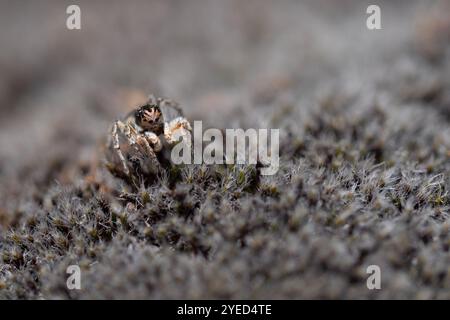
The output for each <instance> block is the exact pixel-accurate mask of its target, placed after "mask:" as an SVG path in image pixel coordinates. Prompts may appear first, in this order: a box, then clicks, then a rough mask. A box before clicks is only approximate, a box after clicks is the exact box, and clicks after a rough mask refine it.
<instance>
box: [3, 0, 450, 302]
mask: <svg viewBox="0 0 450 320" xmlns="http://www.w3.org/2000/svg"><path fill="white" fill-rule="evenodd" d="M104 5H105V4H102V2H101V1H98V2H95V3H92V2H89V3H88V2H85V3H83V2H82V3H81V8H82V12H83V17H85V18H84V19H85V20H83V26H82V30H81V31H80V32H77V33H76V32H69V31H64V30H62V29H61V28H62V27H61V26H64V23H63V22H64V21H63V19H64V18H65V16H64V14H62V15H61V17H60V18H61V19H60V20H61V21H55V19H49V17H53V16H58V15H60V14H61V13H64V12H65V8H64V6H63V5H61V4H57V2H51V1H48V2H42V3H41V4H39V5H37V4H27V5H25V4H22V3H20V4H18V3H14V4H12V3H8V4H6V3H2V4H1V6H2V7H5V8H2V9H1V10H0V16H1V20H2V21H4V22H5V23H8V24H10V25H12V26H15V29H14V30H15V31H14V32H13V31H11V30H13V28H11V29H8V30H6V29H5V28H3V29H2V30H1V31H0V32H1V33H0V40H1V43H2V50H1V52H0V67H1V68H2V70H4V71H3V72H2V75H1V77H0V84H2V85H3V88H4V89H3V90H1V91H0V123H1V126H0V132H1V133H0V150H1V154H0V179H1V183H0V252H1V256H0V298H4V299H10V298H13V299H14V298H29V299H36V298H45V299H54V298H63V299H66V298H74V299H77V298H190V299H194V298H255V299H257V298H287V299H292V298H375V299H376V298H425V299H428V298H447V299H448V298H450V268H449V266H450V252H449V248H450V220H449V217H450V194H449V192H450V91H449V88H450V77H449V75H450V58H449V57H450V51H449V48H450V46H449V39H450V38H449V36H450V23H449V22H448V21H449V20H448V15H447V16H446V15H445V12H448V11H446V10H444V9H443V8H446V7H445V6H447V5H448V3H447V2H445V1H441V2H436V3H433V4H429V3H428V2H427V3H425V2H416V3H410V2H408V3H404V2H402V3H401V4H400V3H399V4H397V5H395V6H394V5H392V4H389V2H383V5H382V17H383V23H384V24H383V26H384V27H383V28H384V29H383V31H376V32H374V33H371V32H369V31H368V30H367V29H365V7H367V6H365V4H363V3H361V2H350V3H348V4H346V5H345V6H344V7H342V4H339V5H338V4H335V3H334V2H332V1H330V2H324V3H322V4H321V5H320V6H319V5H317V4H316V3H315V2H312V1H311V2H304V3H297V2H294V1H293V2H290V1H286V2H278V1H277V2H275V1H257V2H252V1H248V2H247V1H245V4H244V3H243V2H242V1H229V2H228V1H227V2H225V1H224V2H222V1H220V2H208V4H205V2H202V1H192V2H189V4H187V3H186V4H185V3H184V2H183V4H181V3H178V2H176V3H175V2H174V3H172V2H170V1H155V2H153V3H147V4H144V2H139V1H136V2H133V1H132V2H131V3H130V4H129V5H128V4H127V5H125V4H124V3H122V2H117V3H109V10H104V8H103V6H104ZM6 6H7V9H6ZM24 6H30V7H32V8H31V9H33V10H24ZM254 6H258V7H259V8H260V9H261V11H260V12H259V13H258V15H255V14H254ZM442 13H444V14H442ZM19 16H20V17H21V19H18V17H19ZM192 17H195V18H192ZM37 22H39V24H38V26H39V27H34V28H32V29H33V31H30V28H29V27H30V26H35V24H36V23H37ZM58 23H59V24H58ZM416 26H419V27H416ZM18 35H20V37H18ZM150 35H151V37H150ZM36 39H38V40H36ZM31 48H32V50H31ZM132 88H133V89H132ZM135 88H140V89H139V90H138V89H135ZM141 89H142V90H141ZM146 90H151V91H152V92H154V93H155V94H158V95H165V96H169V97H171V98H174V99H175V100H177V101H179V102H180V103H181V106H182V107H183V108H184V111H185V113H186V116H187V117H188V118H189V119H191V120H202V121H204V124H205V125H204V126H205V128H206V127H207V126H210V127H217V128H235V127H243V128H279V129H280V156H281V160H280V170H279V171H278V173H277V174H276V175H274V176H266V177H265V176H260V175H259V174H258V170H257V169H256V168H254V167H253V166H220V165H216V166H206V165H198V166H196V165H193V166H177V167H170V168H167V170H166V172H162V173H160V174H159V175H158V177H156V178H154V179H144V180H142V181H140V182H139V181H138V182H139V183H134V184H129V183H127V182H125V181H123V180H121V179H118V178H115V177H113V176H112V175H111V174H110V172H108V170H107V169H106V168H105V167H104V166H103V165H102V163H103V162H102V160H103V155H104V150H103V148H102V146H103V143H104V141H105V138H106V135H107V130H108V127H109V125H110V123H111V122H112V121H113V120H114V119H115V118H116V117H118V116H120V115H122V114H125V113H126V111H127V110H129V109H130V108H132V107H133V106H134V105H136V104H137V103H138V102H139V101H140V100H141V99H142V95H143V94H144V93H147V92H146ZM71 264H78V265H80V267H81V270H82V289H81V290H72V291H70V290H68V289H67V287H66V278H67V274H66V268H67V266H69V265H71ZM371 264H376V265H379V266H380V267H381V271H382V289H381V290H368V289H367V287H366V278H367V274H366V268H367V266H369V265H371Z"/></svg>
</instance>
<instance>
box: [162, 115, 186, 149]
mask: <svg viewBox="0 0 450 320" xmlns="http://www.w3.org/2000/svg"><path fill="white" fill-rule="evenodd" d="M191 130H192V128H191V124H190V123H189V121H187V120H186V119H185V118H183V117H178V118H175V119H173V120H172V121H170V122H165V123H164V138H165V139H166V141H167V143H168V144H170V145H173V144H175V143H177V142H178V139H179V137H180V136H181V137H183V141H185V142H187V143H188V145H189V146H190V145H191Z"/></svg>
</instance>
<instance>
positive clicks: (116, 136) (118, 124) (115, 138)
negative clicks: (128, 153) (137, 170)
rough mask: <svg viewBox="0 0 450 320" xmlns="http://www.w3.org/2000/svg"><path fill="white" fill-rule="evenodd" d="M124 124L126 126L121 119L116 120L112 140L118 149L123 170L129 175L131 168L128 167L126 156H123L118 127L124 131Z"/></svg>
mask: <svg viewBox="0 0 450 320" xmlns="http://www.w3.org/2000/svg"><path fill="white" fill-rule="evenodd" d="M123 126H124V124H123V123H122V122H121V121H119V120H117V121H116V122H114V125H113V127H112V130H111V136H112V141H113V147H114V149H115V150H116V153H117V155H118V156H119V159H120V162H121V163H122V166H123V171H124V172H125V174H127V175H129V174H130V170H129V169H128V166H127V162H126V160H125V157H124V156H123V153H122V151H121V150H120V143H119V133H118V129H119V128H120V129H119V130H121V131H122V128H123Z"/></svg>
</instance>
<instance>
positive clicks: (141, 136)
mask: <svg viewBox="0 0 450 320" xmlns="http://www.w3.org/2000/svg"><path fill="white" fill-rule="evenodd" d="M191 131H192V128H191V124H190V123H189V121H188V120H187V119H186V118H184V117H183V114H182V111H181V109H180V108H179V106H178V103H176V102H174V101H173V100H170V99H164V98H155V96H154V95H150V96H149V98H148V101H147V102H146V103H145V104H144V105H141V106H139V107H138V108H136V109H135V110H133V111H131V112H130V113H129V114H128V115H127V116H126V117H125V118H124V119H123V120H116V121H115V122H114V124H113V126H112V129H111V134H110V138H109V142H108V148H111V147H112V150H114V151H115V154H116V155H117V156H118V158H119V160H120V163H121V166H122V168H123V172H124V173H125V174H126V175H127V176H129V175H130V168H129V165H128V163H127V162H128V161H129V162H130V163H132V164H136V163H137V162H140V161H141V160H142V157H139V155H138V156H136V155H135V156H132V155H130V154H132V153H133V151H137V152H138V154H141V155H142V154H143V155H144V156H146V158H147V159H149V160H150V163H151V165H152V166H154V167H156V168H160V167H161V164H160V162H159V160H158V157H157V153H159V152H160V151H161V150H162V149H163V142H162V140H161V139H160V136H161V135H162V136H164V140H165V142H166V143H167V144H168V145H169V146H173V145H174V144H176V143H178V141H179V138H180V137H183V141H188V142H190V141H191V135H190V132H191ZM121 137H122V139H124V140H125V144H126V146H123V145H121V143H120V140H121ZM125 148H126V149H127V150H130V149H131V151H132V152H129V156H128V159H127V158H125V156H124V153H123V152H122V151H123V150H122V149H125ZM127 160H128V161H127ZM151 169H152V168H151Z"/></svg>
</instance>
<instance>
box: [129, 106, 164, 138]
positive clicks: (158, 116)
mask: <svg viewBox="0 0 450 320" xmlns="http://www.w3.org/2000/svg"><path fill="white" fill-rule="evenodd" d="M134 117H135V118H136V123H137V124H138V125H139V126H140V127H141V128H142V129H144V130H147V131H153V132H159V131H161V129H162V128H163V126H164V122H163V117H162V113H161V109H160V108H159V106H158V105H156V104H146V105H143V106H142V107H139V108H138V109H137V110H136V111H135V113H134Z"/></svg>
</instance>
